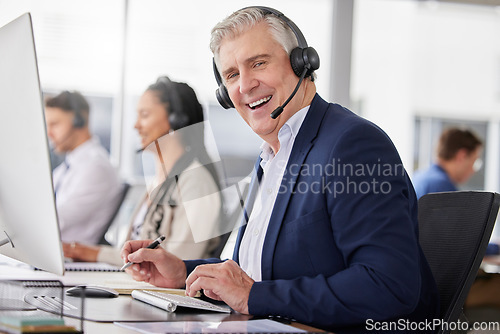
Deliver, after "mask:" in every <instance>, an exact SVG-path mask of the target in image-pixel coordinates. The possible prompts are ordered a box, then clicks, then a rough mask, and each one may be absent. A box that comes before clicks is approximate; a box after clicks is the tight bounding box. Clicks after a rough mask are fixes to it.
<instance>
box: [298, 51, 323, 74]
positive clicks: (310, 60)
mask: <svg viewBox="0 0 500 334" xmlns="http://www.w3.org/2000/svg"><path fill="white" fill-rule="evenodd" d="M302 57H303V58H304V62H305V63H306V64H309V65H311V68H310V69H309V71H307V75H311V74H312V72H314V71H316V70H317V69H318V68H319V55H318V53H317V52H316V50H315V49H314V48H313V47H310V46H309V47H307V48H305V49H304V51H303V52H302Z"/></svg>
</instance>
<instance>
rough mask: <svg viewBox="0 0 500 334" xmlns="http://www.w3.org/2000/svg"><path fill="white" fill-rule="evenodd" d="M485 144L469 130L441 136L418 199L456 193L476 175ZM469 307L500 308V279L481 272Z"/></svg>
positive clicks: (494, 247)
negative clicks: (432, 195)
mask: <svg viewBox="0 0 500 334" xmlns="http://www.w3.org/2000/svg"><path fill="white" fill-rule="evenodd" d="M482 146H483V143H482V141H481V139H480V138H478V137H477V136H476V135H475V134H474V133H472V132H471V131H469V130H462V129H459V128H450V129H447V130H445V131H443V133H442V134H441V137H440V138H439V143H438V147H437V163H436V164H433V165H432V166H430V167H429V168H428V169H427V170H425V171H421V172H418V173H417V174H416V175H415V178H414V179H413V184H414V186H415V190H416V193H417V196H418V198H420V197H422V196H424V195H425V194H428V193H433V192H445V191H456V190H458V189H457V185H459V184H461V183H465V182H467V180H468V179H469V178H470V177H471V176H472V175H473V174H474V172H476V171H477V170H478V169H479V167H480V164H478V163H477V161H480V160H478V159H479V156H480V155H481V150H482ZM499 249H500V248H499V245H498V244H496V243H489V244H488V248H487V249H486V255H494V254H498V253H499ZM465 306H466V307H478V306H479V307H484V306H496V307H500V275H498V274H487V273H485V272H484V271H483V270H479V272H478V274H477V279H476V280H475V282H474V284H473V285H472V287H471V289H470V291H469V294H468V295H467V299H466V301H465Z"/></svg>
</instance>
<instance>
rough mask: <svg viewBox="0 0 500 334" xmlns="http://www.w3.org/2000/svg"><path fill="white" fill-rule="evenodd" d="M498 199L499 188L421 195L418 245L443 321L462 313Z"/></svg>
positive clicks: (484, 250)
mask: <svg viewBox="0 0 500 334" xmlns="http://www.w3.org/2000/svg"><path fill="white" fill-rule="evenodd" d="M499 205H500V195H499V194H497V193H491V192H477V191H457V192H445V193H433V194H427V195H424V196H422V197H421V198H420V200H419V201H418V225H419V235H420V245H421V246H422V250H423V252H424V254H425V256H426V258H427V261H428V262H429V265H430V267H431V270H432V273H433V275H434V279H435V280H436V283H437V287H438V290H439V296H440V301H441V310H440V316H441V319H442V320H443V322H447V323H452V322H456V321H457V320H458V319H459V317H460V316H461V315H462V314H463V305H464V303H465V299H466V297H467V294H468V292H469V290H470V288H471V286H472V283H473V282H474V279H475V278H476V274H477V271H478V269H479V266H480V264H481V261H482V259H483V256H484V254H485V252H486V247H487V245H488V242H489V240H490V236H491V232H492V230H493V226H494V225H495V219H496V216H497V213H498V208H499ZM449 332H450V331H448V330H446V328H444V329H440V330H439V332H438V333H439V334H447V333H449Z"/></svg>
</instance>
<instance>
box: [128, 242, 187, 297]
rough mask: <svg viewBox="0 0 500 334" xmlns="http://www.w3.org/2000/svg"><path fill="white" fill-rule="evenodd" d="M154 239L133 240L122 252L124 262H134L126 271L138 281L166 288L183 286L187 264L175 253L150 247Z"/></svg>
mask: <svg viewBox="0 0 500 334" xmlns="http://www.w3.org/2000/svg"><path fill="white" fill-rule="evenodd" d="M151 242H152V240H131V241H127V242H126V243H125V245H123V248H122V251H121V253H120V255H121V257H122V259H123V261H124V263H127V262H129V261H130V262H134V264H133V265H132V266H130V267H128V268H127V269H126V270H125V271H126V272H127V273H128V274H130V275H131V276H132V278H133V279H135V280H136V281H144V282H147V283H151V284H153V285H155V286H160V287H165V288H182V287H184V283H185V280H186V276H187V274H186V266H185V265H184V262H183V261H182V260H181V259H179V258H178V257H176V256H175V255H173V254H171V253H169V252H167V251H166V250H165V249H163V248H161V247H158V248H156V249H148V248H145V247H147V246H148V245H149V244H150V243H151Z"/></svg>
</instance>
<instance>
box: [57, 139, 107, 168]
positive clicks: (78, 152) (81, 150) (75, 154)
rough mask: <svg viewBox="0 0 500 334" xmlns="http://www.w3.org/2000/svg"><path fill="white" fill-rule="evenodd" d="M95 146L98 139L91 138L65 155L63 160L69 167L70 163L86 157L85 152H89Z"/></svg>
mask: <svg viewBox="0 0 500 334" xmlns="http://www.w3.org/2000/svg"><path fill="white" fill-rule="evenodd" d="M96 144H99V139H98V138H96V137H92V138H90V139H89V140H87V141H85V142H83V143H82V144H80V145H78V146H77V147H76V148H75V149H74V150H72V151H70V152H68V153H66V157H65V158H64V160H65V161H66V163H67V164H68V165H70V166H71V163H72V162H74V161H77V160H78V159H79V158H80V157H82V156H86V154H87V153H85V152H87V151H88V150H90V149H91V148H92V147H93V146H95V145H96Z"/></svg>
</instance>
